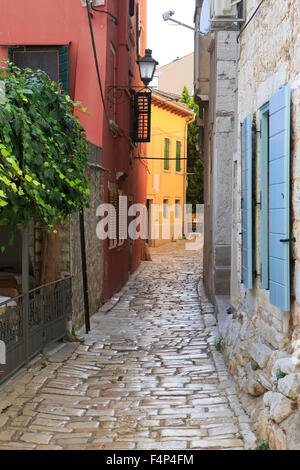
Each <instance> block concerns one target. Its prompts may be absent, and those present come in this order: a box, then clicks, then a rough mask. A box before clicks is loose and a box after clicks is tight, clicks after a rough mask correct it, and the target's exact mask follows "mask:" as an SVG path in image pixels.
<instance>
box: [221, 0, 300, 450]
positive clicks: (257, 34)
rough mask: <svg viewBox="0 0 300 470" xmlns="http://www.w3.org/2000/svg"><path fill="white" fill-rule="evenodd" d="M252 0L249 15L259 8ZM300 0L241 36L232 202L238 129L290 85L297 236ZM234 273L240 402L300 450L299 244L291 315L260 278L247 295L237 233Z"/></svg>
mask: <svg viewBox="0 0 300 470" xmlns="http://www.w3.org/2000/svg"><path fill="white" fill-rule="evenodd" d="M257 3H258V2H257V1H256V0H248V1H247V18H250V16H251V15H252V13H253V12H254V9H255V8H256V7H257ZM299 6H300V1H299V0H296V1H295V0H292V1H291V0H270V1H269V2H265V4H262V6H261V8H260V9H259V11H258V12H257V14H256V16H255V17H254V19H253V20H252V21H251V22H250V23H249V25H248V26H247V28H246V29H245V31H244V32H243V33H242V35H241V38H240V57H239V61H238V115H237V120H236V125H237V127H236V129H237V136H238V140H237V144H238V145H237V149H238V151H237V155H236V156H235V158H234V159H233V166H234V168H235V169H234V172H233V174H235V181H234V182H233V183H234V184H233V187H234V188H235V192H234V194H233V197H234V200H236V201H240V198H241V157H240V155H241V140H240V137H239V132H238V127H239V125H240V123H241V122H243V120H244V119H245V117H246V116H247V115H248V114H249V113H250V112H251V113H252V114H253V116H254V117H256V128H257V130H258V131H259V118H258V110H259V108H260V107H261V106H262V105H264V104H265V103H267V102H268V101H269V99H270V97H271V96H272V95H273V94H274V93H275V92H276V91H277V90H278V89H279V88H280V87H281V86H283V85H285V84H286V83H290V84H291V87H292V123H291V134H292V144H291V174H292V180H291V219H292V226H291V233H292V234H293V235H292V236H295V237H296V239H297V240H298V239H299V237H300V203H299V192H298V188H299V187H300V177H299V175H300V171H299V170H300V168H299V162H300V155H299V153H300V146H299V143H298V142H299V139H298V133H299V127H300V107H299V104H300V80H299V78H300V77H299V70H300V67H299V66H300V54H299V47H300V23H299V11H300V10H299ZM256 136H257V137H256V138H257V142H256V144H257V145H256V149H255V163H256V174H255V176H254V186H255V193H256V194H255V198H256V200H257V201H259V200H260V194H259V178H260V175H259V158H260V156H259V132H258V133H257V134H256ZM254 210H255V214H254V220H255V223H254V227H255V236H254V261H255V263H254V264H255V269H256V270H257V272H258V273H259V267H260V265H259V259H260V253H259V231H260V227H259V211H260V208H259V206H258V205H257V206H255V209H254ZM233 227H234V228H233V229H234V230H235V231H236V232H237V233H239V232H241V211H240V210H239V209H238V202H237V210H236V211H235V212H234V223H233ZM235 235H236V234H235ZM233 240H234V243H235V246H234V247H233V249H234V250H235V253H236V264H237V270H236V273H235V279H234V282H233V279H232V286H233V284H234V288H235V289H234V299H232V305H234V307H235V308H234V309H232V313H231V314H228V313H226V312H225V311H221V312H219V330H220V338H221V341H222V345H223V351H224V355H225V357H226V360H227V363H228V365H229V368H230V370H231V372H232V374H233V376H234V378H235V380H236V383H237V386H238V388H239V390H240V393H241V398H242V402H243V404H244V406H245V408H246V409H247V411H248V412H249V413H250V414H251V416H252V417H254V418H256V419H257V423H258V426H257V432H258V434H259V435H260V437H261V439H262V440H263V441H268V442H269V445H270V448H271V449H300V415H299V405H300V398H299V393H300V328H299V319H300V309H299V301H300V296H299V286H300V283H299V274H300V245H299V243H297V244H295V246H294V247H293V249H292V253H291V258H293V259H294V262H292V263H291V279H292V286H291V293H292V299H291V311H290V312H283V311H281V310H279V309H278V308H276V307H275V306H273V305H271V304H270V301H269V292H268V291H266V290H262V289H261V288H260V280H259V277H257V278H256V279H254V287H253V289H251V290H249V289H246V288H245V286H244V284H242V283H241V248H242V247H241V237H236V236H233Z"/></svg>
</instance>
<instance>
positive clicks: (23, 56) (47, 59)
mask: <svg viewBox="0 0 300 470" xmlns="http://www.w3.org/2000/svg"><path fill="white" fill-rule="evenodd" d="M8 58H9V60H10V61H11V62H13V63H14V64H15V65H16V66H17V67H19V68H21V69H24V68H26V67H28V68H31V69H32V70H38V69H40V70H43V71H44V72H45V73H47V75H48V76H49V77H50V79H51V80H52V81H54V82H56V83H57V84H58V85H59V88H60V89H61V90H62V91H63V92H64V93H68V88H69V87H68V81H69V45H63V46H17V47H9V48H8Z"/></svg>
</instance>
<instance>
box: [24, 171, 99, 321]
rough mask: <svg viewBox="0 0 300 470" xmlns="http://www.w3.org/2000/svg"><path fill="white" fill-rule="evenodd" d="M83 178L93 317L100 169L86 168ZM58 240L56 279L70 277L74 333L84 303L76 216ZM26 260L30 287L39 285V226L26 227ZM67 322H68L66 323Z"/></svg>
mask: <svg viewBox="0 0 300 470" xmlns="http://www.w3.org/2000/svg"><path fill="white" fill-rule="evenodd" d="M86 177H87V179H88V180H89V181H90V183H91V187H90V191H91V199H90V207H89V208H87V209H85V210H84V220H85V241H86V258H87V268H88V272H87V277H88V286H89V310H90V315H93V314H94V313H95V312H96V311H97V310H98V308H99V307H101V305H102V304H103V300H102V290H103V277H104V274H103V273H104V263H103V256H104V255H103V241H102V240H99V239H98V238H97V236H96V226H97V222H99V219H97V217H96V209H97V207H98V206H99V205H100V204H102V203H103V201H104V170H103V169H102V167H101V166H100V165H97V164H90V165H88V166H87V169H86ZM59 240H60V260H59V270H60V277H64V276H68V275H70V274H72V276H73V279H72V298H73V318H72V326H73V327H74V328H75V330H77V329H79V328H80V327H81V326H82V325H83V324H84V302H83V287H82V265H81V243H80V226H79V214H78V213H77V214H74V215H73V216H72V217H70V221H69V223H68V222H66V223H65V224H64V225H62V226H61V227H60V228H59ZM29 251H30V260H31V265H32V267H33V275H34V283H33V284H32V285H31V287H35V286H37V285H39V284H40V268H41V252H42V228H41V224H40V223H38V222H37V223H35V224H34V223H33V222H31V224H30V247H29ZM69 320H71V319H69Z"/></svg>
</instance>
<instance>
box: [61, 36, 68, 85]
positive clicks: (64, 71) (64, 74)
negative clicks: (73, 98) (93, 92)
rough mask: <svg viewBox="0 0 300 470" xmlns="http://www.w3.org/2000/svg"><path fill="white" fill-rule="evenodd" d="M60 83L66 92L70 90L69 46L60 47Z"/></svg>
mask: <svg viewBox="0 0 300 470" xmlns="http://www.w3.org/2000/svg"><path fill="white" fill-rule="evenodd" d="M59 83H60V86H61V89H62V91H63V92H64V93H68V92H69V46H68V45H66V46H60V48H59Z"/></svg>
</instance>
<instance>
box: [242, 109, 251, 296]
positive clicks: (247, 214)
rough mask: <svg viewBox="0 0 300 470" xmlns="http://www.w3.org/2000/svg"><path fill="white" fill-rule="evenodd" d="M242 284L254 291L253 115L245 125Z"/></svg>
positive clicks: (246, 120) (248, 117) (247, 119)
mask: <svg viewBox="0 0 300 470" xmlns="http://www.w3.org/2000/svg"><path fill="white" fill-rule="evenodd" d="M242 181H243V182H242V282H243V283H244V284H245V286H246V287H248V289H252V115H251V114H250V115H249V116H247V118H246V119H245V121H244V123H243V168H242Z"/></svg>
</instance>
